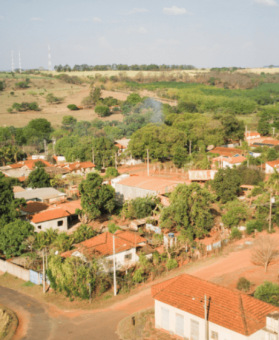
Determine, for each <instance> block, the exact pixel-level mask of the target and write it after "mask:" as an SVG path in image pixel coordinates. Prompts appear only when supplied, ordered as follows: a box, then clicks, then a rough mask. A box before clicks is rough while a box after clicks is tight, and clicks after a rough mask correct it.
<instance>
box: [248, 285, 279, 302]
mask: <svg viewBox="0 0 279 340" xmlns="http://www.w3.org/2000/svg"><path fill="white" fill-rule="evenodd" d="M254 297H255V298H256V299H259V300H262V301H264V302H267V303H271V304H272V305H274V306H279V285H278V284H277V283H272V282H268V281H265V282H264V284H262V285H260V286H258V287H257V289H256V291H255V294H254Z"/></svg>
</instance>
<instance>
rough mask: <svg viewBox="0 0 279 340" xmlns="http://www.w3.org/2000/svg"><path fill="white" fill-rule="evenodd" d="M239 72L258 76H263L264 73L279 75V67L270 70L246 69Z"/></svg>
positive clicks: (264, 68)
mask: <svg viewBox="0 0 279 340" xmlns="http://www.w3.org/2000/svg"><path fill="white" fill-rule="evenodd" d="M237 72H239V73H256V74H261V73H262V72H264V73H270V74H275V73H279V68H278V67H273V68H268V67H262V68H245V69H244V70H238V71H237Z"/></svg>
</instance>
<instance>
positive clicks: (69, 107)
mask: <svg viewBox="0 0 279 340" xmlns="http://www.w3.org/2000/svg"><path fill="white" fill-rule="evenodd" d="M67 108H68V109H69V110H73V111H75V110H78V107H77V106H76V105H75V104H69V105H68V106H67Z"/></svg>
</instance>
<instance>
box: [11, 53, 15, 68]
mask: <svg viewBox="0 0 279 340" xmlns="http://www.w3.org/2000/svg"><path fill="white" fill-rule="evenodd" d="M12 72H15V69H14V51H12Z"/></svg>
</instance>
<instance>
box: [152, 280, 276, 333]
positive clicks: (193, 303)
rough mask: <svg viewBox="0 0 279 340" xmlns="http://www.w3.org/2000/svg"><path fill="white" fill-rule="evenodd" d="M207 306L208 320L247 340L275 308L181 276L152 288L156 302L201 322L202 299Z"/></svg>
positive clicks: (262, 325)
mask: <svg viewBox="0 0 279 340" xmlns="http://www.w3.org/2000/svg"><path fill="white" fill-rule="evenodd" d="M205 295H206V296H207V299H210V302H209V303H208V309H209V313H208V320H209V321H210V322H212V323H215V324H217V325H220V326H222V327H224V328H227V329H230V330H232V331H234V332H237V333H240V334H243V335H246V336H249V335H251V334H253V333H255V332H257V331H258V330H260V329H262V328H263V327H265V325H266V315H267V314H269V313H270V312H272V311H279V309H278V308H276V307H274V306H272V305H270V304H268V303H266V302H263V301H260V300H257V299H255V298H253V297H251V296H249V295H247V294H244V293H241V292H238V291H233V290H230V289H228V288H225V287H222V286H219V285H217V284H214V283H212V282H208V281H204V280H202V279H199V278H197V277H194V276H191V275H187V274H183V275H180V276H177V277H176V278H174V279H171V280H168V281H165V282H163V283H159V284H157V285H155V286H153V287H152V296H153V297H154V299H155V300H158V301H161V302H163V303H166V304H168V305H170V306H173V307H176V308H178V309H181V310H183V311H185V312H187V313H190V314H193V315H196V316H198V317H200V318H204V296H205Z"/></svg>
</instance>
